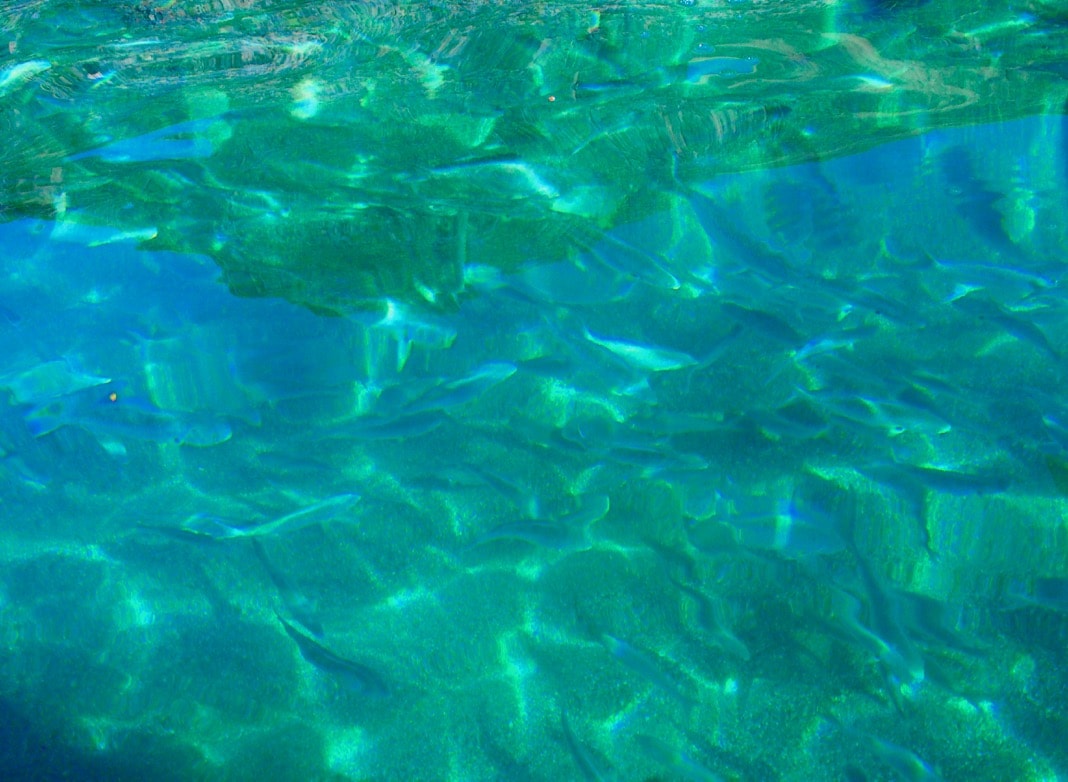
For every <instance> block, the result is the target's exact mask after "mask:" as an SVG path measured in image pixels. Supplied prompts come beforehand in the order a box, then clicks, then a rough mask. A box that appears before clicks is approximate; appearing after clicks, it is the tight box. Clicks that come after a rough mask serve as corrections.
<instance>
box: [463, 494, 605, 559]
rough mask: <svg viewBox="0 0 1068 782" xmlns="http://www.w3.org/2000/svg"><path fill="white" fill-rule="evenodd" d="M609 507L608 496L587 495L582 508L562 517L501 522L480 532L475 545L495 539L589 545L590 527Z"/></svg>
mask: <svg viewBox="0 0 1068 782" xmlns="http://www.w3.org/2000/svg"><path fill="white" fill-rule="evenodd" d="M608 508H609V500H608V496H607V495H604V494H599V495H596V496H594V497H591V498H588V499H587V500H586V501H585V502H584V503H583V507H582V508H580V509H579V510H578V511H576V512H575V513H573V514H571V515H570V516H565V517H563V518H561V519H557V520H549V519H523V520H521V521H510V522H505V523H504V524H499V525H498V526H496V527H494V528H492V529H490V530H488V531H487V532H484V533H483V534H481V535H479V536H478V538H477V539H476V540H475V542H474V544H473V545H474V546H482V545H485V544H486V543H490V542H492V541H495V540H521V541H526V542H527V543H533V544H534V545H536V546H541V547H543V548H550V549H559V550H564V549H566V550H578V549H581V548H588V547H589V544H590V534H589V527H590V525H591V524H593V523H594V522H597V521H600V520H601V519H603V518H604V517H605V515H607V513H608Z"/></svg>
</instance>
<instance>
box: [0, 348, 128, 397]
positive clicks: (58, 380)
mask: <svg viewBox="0 0 1068 782" xmlns="http://www.w3.org/2000/svg"><path fill="white" fill-rule="evenodd" d="M110 382H111V378H110V377H103V376H101V375H94V374H90V373H87V372H82V371H81V370H79V369H77V368H75V367H74V366H73V365H72V363H71V360H70V359H67V358H62V359H56V360H54V361H45V362H42V363H39V364H35V365H33V366H31V367H29V368H27V369H24V370H22V371H21V372H12V373H8V374H6V375H4V376H2V377H0V388H6V389H8V390H9V391H10V392H11V396H12V398H13V400H14V401H15V402H16V403H17V404H20V405H41V404H44V403H46V402H48V401H49V400H51V399H56V398H58V397H63V396H67V395H69V394H73V393H76V392H78V391H82V390H84V389H87V388H94V387H96V386H102V385H107V384H108V383H110Z"/></svg>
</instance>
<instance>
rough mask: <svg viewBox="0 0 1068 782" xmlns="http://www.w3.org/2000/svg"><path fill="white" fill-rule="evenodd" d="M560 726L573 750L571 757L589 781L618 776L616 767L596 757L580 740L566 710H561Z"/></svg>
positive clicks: (599, 780)
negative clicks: (572, 727) (572, 728)
mask: <svg viewBox="0 0 1068 782" xmlns="http://www.w3.org/2000/svg"><path fill="white" fill-rule="evenodd" d="M560 727H561V728H563V730H564V741H565V743H566V744H567V748H568V750H570V752H571V757H572V758H574V760H575V765H576V766H578V767H579V771H581V772H582V776H584V777H585V778H586V779H588V780H589V782H605V780H615V779H617V778H618V777H617V774H616V773H615V769H613V768H611V767H610V766H609V765H608V763H607V762H605V761H603V760H602V759H600V758H598V757H596V756H595V755H594V753H593V752H591V751H590V750H589V748H587V747H586V746H585V745H584V744H583V743H582V742H581V741H579V740H578V737H577V736H575V733H574V731H573V730H571V723H570V722H569V721H568V719H567V712H566V711H562V712H560Z"/></svg>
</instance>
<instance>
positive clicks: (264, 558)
mask: <svg viewBox="0 0 1068 782" xmlns="http://www.w3.org/2000/svg"><path fill="white" fill-rule="evenodd" d="M251 542H252V549H253V551H255V552H256V558H257V559H259V561H260V563H261V564H262V565H263V569H264V570H266V571H267V577H268V578H270V579H271V583H272V584H274V586H275V589H277V590H278V596H279V597H281V598H282V602H283V603H284V604H285V607H286V610H287V611H288V612H289V613H290V614H291V615H292V616H293V618H294V619H296V620H297V621H298V622H300V623H301V625H303V626H304V628H305V629H306V630H308V632H310V633H311V634H312V635H314V636H315V637H316V638H322V637H323V624H322V622H320V621H319V617H318V608H317V606H316V605H315V601H314V600H311V599H309V598H308V597H307V596H306V595H305V594H304V593H303V592H301V591H300V590H299V589H297V588H296V587H294V586H293V585H292V584H291V583H290V581H289V579H288V578H287V577H286V575H285V573H283V572H282V571H281V570H279V569H278V568H277V567H275V565H274V563H273V562H271V558H270V557H269V556H268V555H267V550H266V548H265V547H264V545H263V543H262V542H260V539H259V538H256V537H254V538H252V541H251Z"/></svg>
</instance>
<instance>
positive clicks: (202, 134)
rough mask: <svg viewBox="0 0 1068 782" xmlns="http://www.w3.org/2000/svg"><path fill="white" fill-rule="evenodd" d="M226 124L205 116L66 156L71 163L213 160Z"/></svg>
mask: <svg viewBox="0 0 1068 782" xmlns="http://www.w3.org/2000/svg"><path fill="white" fill-rule="evenodd" d="M225 129H226V123H225V122H223V121H222V120H219V119H217V118H211V117H206V118H204V119H195V120H190V121H188V122H180V123H178V124H177V125H171V126H169V127H166V128H160V129H159V130H154V131H151V132H149V133H144V134H142V135H140V136H135V137H133V138H127V139H117V140H115V141H112V142H110V143H107V144H104V145H102V146H99V147H96V148H94V149H89V150H86V151H85V152H78V153H76V154H73V155H69V156H68V157H67V161H68V162H74V161H77V160H86V159H88V158H98V159H100V160H103V161H105V162H108V163H147V162H150V161H156V160H194V159H198V158H206V157H211V156H212V155H213V154H214V153H215V143H214V141H213V136H214V137H217V138H218V137H221V136H222V135H224V134H222V133H220V131H224V130H225Z"/></svg>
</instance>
